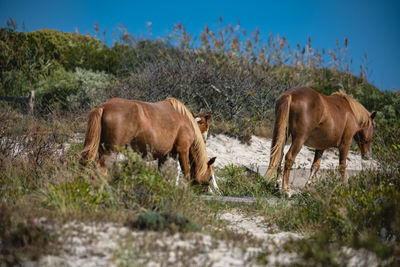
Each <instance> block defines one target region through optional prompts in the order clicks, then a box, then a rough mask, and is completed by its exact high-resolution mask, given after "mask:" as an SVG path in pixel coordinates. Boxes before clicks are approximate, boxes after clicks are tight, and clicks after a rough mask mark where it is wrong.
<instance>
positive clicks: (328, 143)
mask: <svg viewBox="0 0 400 267" xmlns="http://www.w3.org/2000/svg"><path fill="white" fill-rule="evenodd" d="M339 140H340V135H339V134H337V132H335V131H320V130H319V129H316V130H314V131H312V132H311V134H310V135H309V137H308V138H307V140H306V141H305V143H304V144H305V145H306V146H309V147H312V148H315V149H319V150H325V149H328V148H330V147H337V146H338V143H339Z"/></svg>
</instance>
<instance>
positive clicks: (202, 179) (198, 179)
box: [194, 157, 216, 185]
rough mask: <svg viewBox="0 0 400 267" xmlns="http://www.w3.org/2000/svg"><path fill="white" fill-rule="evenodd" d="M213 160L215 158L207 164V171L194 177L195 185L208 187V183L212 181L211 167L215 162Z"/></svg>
mask: <svg viewBox="0 0 400 267" xmlns="http://www.w3.org/2000/svg"><path fill="white" fill-rule="evenodd" d="M215 159H216V157H213V158H211V159H210V160H209V161H208V162H207V170H206V171H205V172H204V173H202V174H197V175H196V176H195V181H194V182H195V183H198V184H205V185H208V184H209V182H210V181H211V180H212V179H214V170H213V168H212V165H213V163H214V162H215Z"/></svg>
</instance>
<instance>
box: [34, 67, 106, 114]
mask: <svg viewBox="0 0 400 267" xmlns="http://www.w3.org/2000/svg"><path fill="white" fill-rule="evenodd" d="M110 85H111V78H110V76H109V75H107V74H105V73H102V72H92V71H88V70H84V69H80V68H77V69H76V70H75V72H67V71H65V70H63V69H59V70H57V71H55V72H53V73H52V74H51V75H50V76H49V77H48V78H46V79H44V80H41V81H40V82H38V83H37V84H36V88H37V99H38V101H37V102H38V107H39V108H38V109H39V111H47V112H51V111H52V110H54V109H61V110H69V111H75V112H76V111H79V110H82V109H85V110H87V109H90V108H92V107H94V106H96V105H98V104H100V103H101V102H103V101H105V99H106V96H107V92H106V91H107V90H108V88H109V87H110Z"/></svg>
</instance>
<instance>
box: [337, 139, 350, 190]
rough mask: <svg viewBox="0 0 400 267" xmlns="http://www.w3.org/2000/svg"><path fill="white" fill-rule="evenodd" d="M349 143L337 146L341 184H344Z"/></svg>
mask: <svg viewBox="0 0 400 267" xmlns="http://www.w3.org/2000/svg"><path fill="white" fill-rule="evenodd" d="M349 148H350V143H349V144H346V143H343V144H341V145H340V146H339V172H340V176H341V178H342V182H343V183H344V182H345V176H346V159H347V154H348V153H349Z"/></svg>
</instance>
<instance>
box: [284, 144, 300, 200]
mask: <svg viewBox="0 0 400 267" xmlns="http://www.w3.org/2000/svg"><path fill="white" fill-rule="evenodd" d="M303 139H304V138H293V141H292V145H291V146H290V148H289V151H288V152H287V153H286V156H285V168H284V172H283V186H282V189H283V191H284V192H285V195H286V196H287V197H291V193H290V188H289V178H290V169H291V168H292V166H293V163H294V161H295V159H296V156H297V154H298V153H299V152H300V150H301V147H302V146H303V144H304V141H303Z"/></svg>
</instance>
